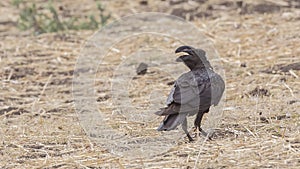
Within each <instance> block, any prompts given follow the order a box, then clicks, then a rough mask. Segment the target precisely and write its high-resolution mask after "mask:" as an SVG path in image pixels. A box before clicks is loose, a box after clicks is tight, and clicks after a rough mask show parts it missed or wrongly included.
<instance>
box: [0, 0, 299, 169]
mask: <svg viewBox="0 0 300 169" xmlns="http://www.w3.org/2000/svg"><path fill="white" fill-rule="evenodd" d="M0 12H1V15H0V38H1V41H0V79H1V87H0V93H1V94H0V120H1V123H0V168H35V167H36V168H99V167H103V168H241V167H247V168H251V167H253V168H299V166H300V161H299V152H300V137H299V136H300V123H299V121H300V111H299V107H300V100H299V98H300V82H299V76H300V72H299V70H300V59H299V58H300V56H299V55H300V48H299V44H300V34H299V32H300V1H299V0H244V1H241V0H194V1H192V0H157V1H154V0H137V1H125V0H113V1H110V0H102V1H101V0H86V1H80V0H73V1H69V0H55V1H54V0H53V1H47V0H28V1H25V0H3V1H1V2H0ZM140 12H161V13H166V14H171V15H175V16H178V17H181V18H183V19H185V20H187V21H188V22H190V23H192V24H194V25H196V26H197V27H198V28H199V30H200V31H201V32H202V33H203V34H204V35H205V36H206V37H207V38H208V39H209V40H210V41H211V42H212V43H213V45H214V47H215V49H216V50H217V51H218V53H219V56H220V60H219V62H220V63H219V64H221V66H222V69H224V72H225V78H226V79H225V81H226V98H225V100H224V101H225V106H224V107H223V116H222V120H221V121H220V122H219V125H218V128H217V129H216V135H217V136H216V139H214V140H212V141H209V142H202V141H203V138H198V141H196V142H195V143H186V140H185V138H181V140H182V141H181V142H179V143H177V144H175V145H174V147H173V148H172V149H170V150H169V151H168V152H167V153H165V154H162V155H159V156H156V157H153V158H151V159H148V158H139V159H130V160H129V159H128V158H126V157H118V156H115V155H112V154H110V153H109V151H108V150H107V149H105V148H104V147H102V146H100V145H98V144H96V143H94V142H93V141H91V139H90V137H89V136H88V135H86V133H85V131H84V130H83V129H82V126H81V125H80V122H79V120H78V117H77V114H76V112H75V109H74V99H73V95H72V80H73V72H74V68H75V64H76V61H77V58H78V56H79V55H80V51H81V47H82V46H83V45H84V43H85V42H86V41H87V40H88V39H89V38H90V37H91V36H92V35H93V34H94V33H95V32H96V31H97V30H99V29H101V28H103V27H104V26H105V25H106V24H109V23H112V22H113V21H115V20H118V19H121V18H122V17H124V16H127V15H132V14H137V13H140ZM143 36H144V37H143ZM143 36H141V37H138V38H136V39H135V40H134V41H129V42H128V41H123V42H120V43H119V44H116V45H115V46H114V50H113V51H112V52H111V53H108V55H107V57H106V58H107V63H109V64H106V65H104V66H101V67H100V68H99V70H98V72H97V75H96V77H98V80H96V81H95V84H96V86H99V87H98V88H97V89H96V100H97V104H98V105H99V107H98V109H99V110H101V111H102V112H105V113H106V114H118V113H117V112H115V111H114V110H115V109H114V105H113V99H114V98H113V97H112V93H111V91H110V89H111V83H110V82H111V78H112V77H113V74H114V71H115V70H116V67H117V66H118V65H119V64H120V60H121V59H122V57H123V56H126V55H130V53H132V52H134V51H135V50H136V49H137V48H139V47H143V46H142V45H140V44H143V42H147V43H149V44H153V45H154V46H155V45H156V46H160V47H165V48H168V49H169V50H170V51H171V50H175V46H176V45H177V44H176V43H175V42H174V41H173V40H172V39H171V40H170V39H167V40H166V39H164V40H163V42H169V44H165V43H160V42H162V40H161V38H157V37H150V38H149V37H147V36H146V35H143ZM195 38H197V37H195ZM145 39H146V40H145ZM174 44H175V45H174ZM163 45H165V46H163ZM173 48H174V49H173ZM174 58H175V57H174ZM174 58H171V60H170V62H172V61H173V60H174ZM135 61H136V60H135ZM174 78H176V77H170V76H168V74H166V73H163V72H161V71H158V70H155V69H154V68H151V65H150V68H149V69H148V72H147V73H146V74H145V75H137V76H136V77H135V79H138V81H134V80H135V79H133V81H132V83H131V86H130V89H129V91H130V93H129V94H130V95H129V96H130V98H131V99H132V100H133V102H134V105H136V106H137V107H138V108H139V109H141V110H143V106H147V105H149V103H147V102H145V100H144V99H143V97H145V96H148V95H150V97H151V91H152V89H153V87H156V88H160V89H161V90H162V91H163V93H161V94H162V95H164V96H165V98H166V96H167V94H168V92H169V89H170V88H171V85H172V84H173V83H172V81H173V80H174ZM149 84H151V85H149ZM165 98H162V101H163V100H164V99H165ZM157 104H159V103H157ZM151 106H153V105H151ZM157 120H158V121H159V120H160V119H157ZM121 121H122V119H120V122H121ZM204 121H205V119H204ZM111 125H112V126H114V127H115V128H117V129H120V130H122V131H124V132H125V133H128V134H133V135H134V134H136V135H139V134H150V135H151V134H157V133H156V131H155V129H154V128H155V127H156V126H155V125H147V124H138V125H139V126H142V127H143V128H144V129H145V130H143V131H140V132H141V133H135V130H134V127H132V126H136V125H137V124H128V123H118V124H116V123H112V124H111ZM154 132H155V133H154ZM201 140H202V141H201ZM200 144H201V146H200Z"/></svg>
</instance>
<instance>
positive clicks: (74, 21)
mask: <svg viewBox="0 0 300 169" xmlns="http://www.w3.org/2000/svg"><path fill="white" fill-rule="evenodd" d="M12 4H13V5H14V6H16V7H18V8H20V4H22V5H23V6H24V7H23V8H22V9H21V11H20V14H19V20H18V28H19V29H20V30H30V29H32V30H33V32H34V34H42V33H48V32H59V31H66V30H84V29H85V30H94V29H98V28H99V27H102V26H104V25H105V24H106V23H107V21H108V19H109V18H110V17H111V15H110V14H107V15H106V14H105V8H104V7H103V6H102V5H101V4H100V3H98V4H97V9H98V10H99V18H100V19H99V20H97V19H96V17H95V16H94V15H90V16H89V17H88V20H87V21H81V22H79V21H78V20H79V18H75V17H71V18H67V19H64V20H62V19H61V18H60V17H59V14H58V12H57V10H56V9H55V7H54V6H53V5H52V4H51V3H49V4H48V6H47V7H46V8H45V10H46V11H42V10H39V9H37V7H36V4H35V3H31V4H26V3H25V2H23V1H22V0H13V1H12ZM46 13H50V15H49V14H48V15H46Z"/></svg>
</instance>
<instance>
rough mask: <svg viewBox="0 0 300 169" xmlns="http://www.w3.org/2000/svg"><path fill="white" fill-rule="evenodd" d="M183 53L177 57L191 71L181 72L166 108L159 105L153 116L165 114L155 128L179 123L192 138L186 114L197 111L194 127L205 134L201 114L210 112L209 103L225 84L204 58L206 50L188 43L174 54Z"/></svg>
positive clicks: (214, 101) (213, 102)
mask: <svg viewBox="0 0 300 169" xmlns="http://www.w3.org/2000/svg"><path fill="white" fill-rule="evenodd" d="M179 52H184V53H186V54H185V55H182V56H180V57H179V58H177V59H176V61H177V62H183V63H184V64H185V65H186V66H187V67H189V69H190V71H189V72H187V73H184V74H182V75H181V76H180V77H179V78H178V79H177V80H176V81H175V84H174V87H173V88H172V90H171V92H170V94H169V97H168V99H167V107H165V108H161V109H160V111H158V112H156V113H155V114H156V115H159V116H165V118H164V120H163V122H162V123H161V125H160V126H159V127H158V129H157V130H158V131H169V130H173V129H175V128H176V127H177V126H178V125H180V124H181V125H182V129H183V130H184V132H185V133H186V135H187V137H188V139H189V141H193V139H192V137H191V136H190V134H189V132H188V130H187V118H186V117H187V116H193V115H196V114H197V117H196V119H195V122H194V126H195V128H196V129H197V128H198V130H199V131H200V133H201V134H202V135H204V136H207V133H206V132H205V131H203V130H202V128H201V127H200V125H201V120H202V117H203V115H204V113H208V112H209V108H210V106H211V105H217V104H218V103H219V101H220V100H221V97H222V95H223V92H224V88H225V83H224V81H223V79H222V78H221V76H220V75H218V74H217V73H215V72H214V71H213V68H212V66H211V65H210V63H209V61H208V60H207V58H206V56H205V55H206V52H205V51H204V50H202V49H195V48H193V47H190V46H181V47H179V48H177V49H176V51H175V53H179Z"/></svg>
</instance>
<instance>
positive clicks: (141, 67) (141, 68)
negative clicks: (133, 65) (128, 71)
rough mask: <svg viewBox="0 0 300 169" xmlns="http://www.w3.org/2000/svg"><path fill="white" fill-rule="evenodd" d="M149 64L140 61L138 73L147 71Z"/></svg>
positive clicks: (142, 73) (141, 73)
mask: <svg viewBox="0 0 300 169" xmlns="http://www.w3.org/2000/svg"><path fill="white" fill-rule="evenodd" d="M147 69H148V65H147V64H146V63H144V62H142V63H140V64H139V66H138V67H137V69H136V74H138V75H144V74H146V73H147Z"/></svg>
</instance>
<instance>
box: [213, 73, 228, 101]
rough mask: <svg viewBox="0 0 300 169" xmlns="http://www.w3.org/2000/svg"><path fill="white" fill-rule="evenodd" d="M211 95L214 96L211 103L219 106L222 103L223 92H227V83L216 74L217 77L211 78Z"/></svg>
mask: <svg viewBox="0 0 300 169" xmlns="http://www.w3.org/2000/svg"><path fill="white" fill-rule="evenodd" d="M210 79H211V89H212V92H211V95H212V101H211V103H212V104H213V105H218V103H219V102H220V100H221V98H222V95H223V92H224V90H225V82H224V80H223V79H222V77H221V76H220V75H218V74H216V73H215V76H213V77H211V78H210Z"/></svg>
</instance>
